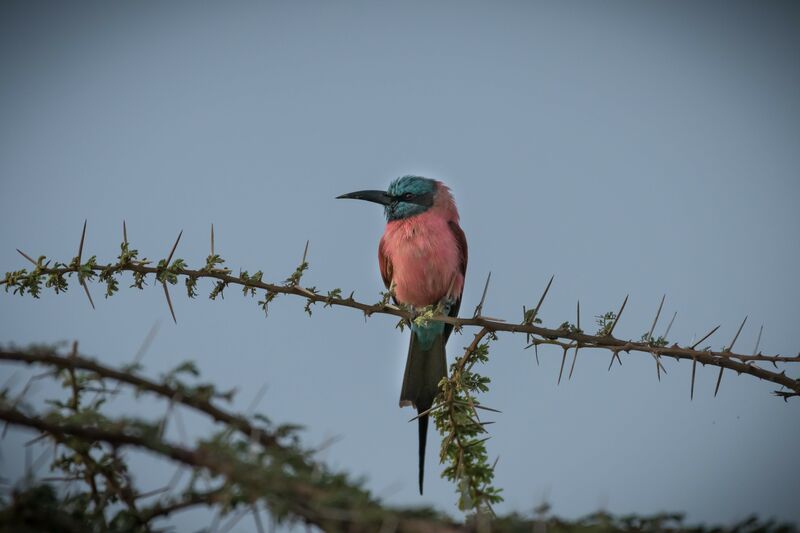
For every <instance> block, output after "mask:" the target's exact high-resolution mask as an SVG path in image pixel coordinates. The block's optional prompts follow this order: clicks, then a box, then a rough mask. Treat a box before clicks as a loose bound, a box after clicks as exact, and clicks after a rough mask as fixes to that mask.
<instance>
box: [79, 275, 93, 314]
mask: <svg viewBox="0 0 800 533" xmlns="http://www.w3.org/2000/svg"><path fill="white" fill-rule="evenodd" d="M81 286H83V290H84V291H85V292H86V297H87V298H89V303H90V304H92V309H94V308H95V307H94V301H93V300H92V295H91V294H89V287H88V286H87V285H86V282H85V281H84V280H81Z"/></svg>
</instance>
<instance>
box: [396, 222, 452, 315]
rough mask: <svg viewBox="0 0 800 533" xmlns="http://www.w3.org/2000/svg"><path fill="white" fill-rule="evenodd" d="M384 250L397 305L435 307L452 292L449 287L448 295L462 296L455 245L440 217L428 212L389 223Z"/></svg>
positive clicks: (446, 224)
mask: <svg viewBox="0 0 800 533" xmlns="http://www.w3.org/2000/svg"><path fill="white" fill-rule="evenodd" d="M383 246H384V250H385V252H386V255H387V256H388V258H389V261H390V262H391V265H392V281H393V282H394V285H395V289H394V291H395V296H396V297H397V300H398V301H399V302H401V303H405V304H410V305H413V306H415V307H422V306H426V305H431V304H435V303H437V302H439V300H441V299H442V298H443V297H444V296H445V295H446V294H447V292H448V289H451V283H452V289H451V290H450V293H451V295H453V296H455V297H459V296H460V295H461V290H462V288H463V284H464V277H463V275H462V274H461V256H460V251H459V248H458V243H457V242H456V239H455V237H454V236H453V232H452V230H451V229H450V227H449V225H448V222H447V219H446V218H445V217H443V216H442V215H441V214H440V213H438V212H436V211H434V210H431V211H429V212H426V213H422V214H421V215H417V216H414V217H411V218H408V219H404V220H395V221H392V222H389V223H388V224H387V225H386V231H385V232H384V235H383Z"/></svg>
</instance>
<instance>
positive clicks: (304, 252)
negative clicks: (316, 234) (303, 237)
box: [300, 241, 311, 265]
mask: <svg viewBox="0 0 800 533" xmlns="http://www.w3.org/2000/svg"><path fill="white" fill-rule="evenodd" d="M309 242H311V241H306V247H305V249H304V250H303V260H302V261H300V264H301V265H302V264H303V263H305V262H306V257H308V243H309Z"/></svg>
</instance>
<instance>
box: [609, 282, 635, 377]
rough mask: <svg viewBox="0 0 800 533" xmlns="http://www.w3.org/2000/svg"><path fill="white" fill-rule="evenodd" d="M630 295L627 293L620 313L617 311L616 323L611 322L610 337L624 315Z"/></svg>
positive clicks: (612, 359)
mask: <svg viewBox="0 0 800 533" xmlns="http://www.w3.org/2000/svg"><path fill="white" fill-rule="evenodd" d="M628 296H630V294H626V295H625V300H623V301H622V306H621V307H620V308H619V313H617V316H616V318H615V319H614V323H613V324H611V329H609V330H608V336H609V337H610V336H611V334H612V333H614V328H615V327H617V322H619V317H621V316H622V312H623V311H624V310H625V304H627V303H628ZM611 361H612V362H613V361H614V358H613V357H612V358H611ZM620 364H622V362H620Z"/></svg>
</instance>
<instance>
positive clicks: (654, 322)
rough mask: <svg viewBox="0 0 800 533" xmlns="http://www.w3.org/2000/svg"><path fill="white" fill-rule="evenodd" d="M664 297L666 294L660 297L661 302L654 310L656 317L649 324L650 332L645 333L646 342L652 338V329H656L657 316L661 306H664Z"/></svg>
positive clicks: (659, 314) (659, 313)
mask: <svg viewBox="0 0 800 533" xmlns="http://www.w3.org/2000/svg"><path fill="white" fill-rule="evenodd" d="M666 298H667V295H666V294H665V295H663V296H662V297H661V303H660V304H658V311H656V317H655V318H654V319H653V325H652V326H650V332H649V333H648V334H647V342H650V339H652V338H653V330H654V329H656V323H657V322H658V317H660V316H661V308H662V307H664V300H665V299H666Z"/></svg>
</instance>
